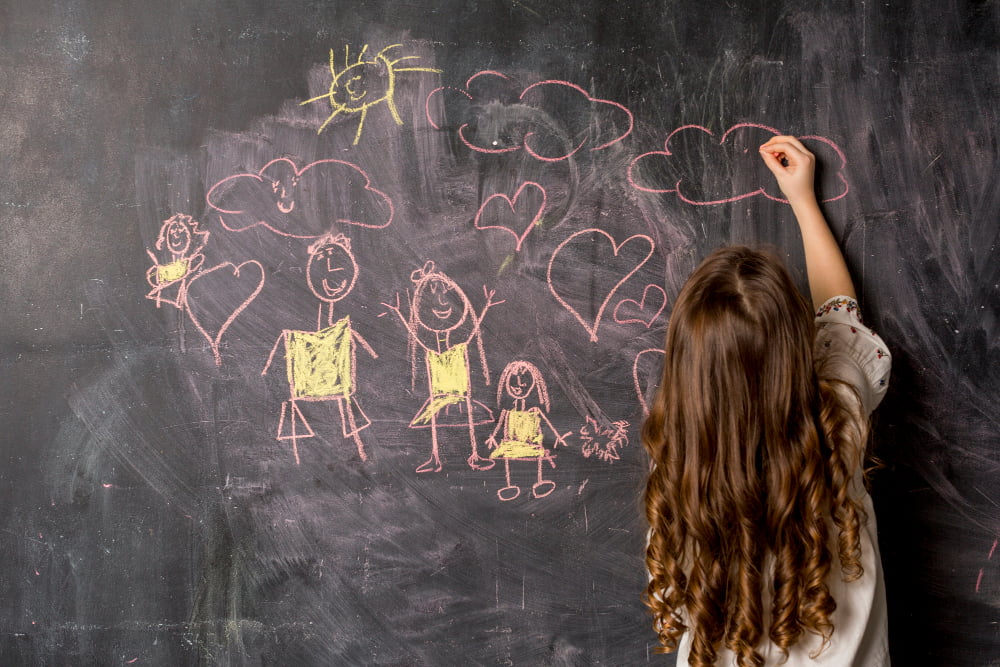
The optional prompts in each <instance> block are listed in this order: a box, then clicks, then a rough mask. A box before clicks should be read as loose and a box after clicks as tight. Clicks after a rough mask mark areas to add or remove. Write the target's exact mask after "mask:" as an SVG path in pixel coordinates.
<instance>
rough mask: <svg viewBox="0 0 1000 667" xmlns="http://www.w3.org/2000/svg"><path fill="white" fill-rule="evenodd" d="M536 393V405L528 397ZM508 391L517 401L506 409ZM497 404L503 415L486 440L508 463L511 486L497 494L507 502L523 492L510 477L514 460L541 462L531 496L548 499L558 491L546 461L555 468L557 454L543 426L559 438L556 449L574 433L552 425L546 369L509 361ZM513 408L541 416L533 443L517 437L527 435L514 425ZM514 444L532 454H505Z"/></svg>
mask: <svg viewBox="0 0 1000 667" xmlns="http://www.w3.org/2000/svg"><path fill="white" fill-rule="evenodd" d="M532 393H534V394H535V400H534V401H533V402H532V403H537V405H533V404H532V405H530V406H529V403H528V398H529V397H530V396H531V395H532ZM504 394H507V395H508V396H509V397H510V398H511V399H512V401H513V407H512V408H511V409H507V408H503V407H502V405H501V402H502V400H503V397H504ZM497 406H498V407H501V411H500V418H499V419H498V420H497V424H496V426H495V427H494V428H493V433H491V434H490V437H489V438H487V440H486V443H487V444H488V445H489V448H490V449H491V450H493V454H491V456H490V458H491V459H496V458H500V459H503V464H504V477H505V479H506V481H507V485H506V486H504V487H502V488H500V489H498V490H497V497H498V498H499V499H500V500H501V501H504V502H506V501H509V500H514V499H515V498H517V497H518V496H519V495H521V488H520V487H519V486H517V485H516V484H514V483H513V482H512V481H511V478H510V462H511V461H536V462H537V464H538V476H537V481H536V482H535V483H534V484H532V486H531V495H532V496H534V497H535V498H544V497H545V496H547V495H549V494H550V493H552V491H553V490H555V488H556V485H555V482H553V481H552V480H549V479H543V477H544V476H543V475H542V462H547V463H548V464H549V466H551V467H552V468H555V467H556V464H555V461H554V459H555V454H553V453H552V452H550V451H549V450H548V449H547V448H545V447H543V446H542V442H543V434H542V426H543V425H544V426H548V427H549V431H551V433H552V435H553V436H555V439H556V440H555V444H554V445H553V449H554V448H556V447H558V446H559V445H562V446H564V447H565V446H566V438H568V437H569V436H571V435H572V434H573V432H572V431H566V432H565V433H562V434H560V433H559V431H557V430H556V427H555V426H553V425H552V422H551V421H549V418H548V412H549V410H550V409H551V402H550V400H549V390H548V387H547V386H546V384H545V378H544V377H543V376H542V372H541V371H540V370H538V366H536V365H535V364H533V363H530V362H528V361H523V360H520V359H519V360H517V361H512V362H510V363H509V364H507V367H506V368H504V370H503V373H502V374H501V375H500V380H499V381H498V382H497ZM511 410H515V411H518V412H521V413H524V412H528V413H531V414H535V415H538V418H539V424H538V431H537V432H536V433H534V434H532V435H533V436H534V438H535V439H536V440H534V439H533V440H532V441H531V442H524V441H518V440H517V438H518V437H519V436H522V437H523V435H524V434H523V433H522V434H518V433H516V432H514V431H513V429H512V428H511V423H510V422H511V420H510V414H511ZM501 429H502V430H503V434H502V435H501V437H500V440H499V441H498V440H497V434H498V433H500V431H501ZM510 445H514V447H515V448H519V447H524V448H525V450H534V451H533V452H532V453H531V454H529V453H527V451H525V452H518V453H519V454H520V455H517V454H512V453H511V452H510V451H509V450H508V451H507V452H506V453H504V447H505V446H510Z"/></svg>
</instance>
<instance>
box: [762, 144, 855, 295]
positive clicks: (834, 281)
mask: <svg viewBox="0 0 1000 667" xmlns="http://www.w3.org/2000/svg"><path fill="white" fill-rule="evenodd" d="M760 155H761V157H762V158H763V159H764V164H766V165H767V168H768V169H770V170H771V173H773V174H774V177H775V179H777V181H778V186H779V187H780V188H781V191H782V192H783V193H784V195H785V197H786V198H788V203H789V204H791V206H792V212H793V213H794V214H795V219H796V220H797V221H798V223H799V230H800V231H801V232H802V245H803V247H804V248H805V254H806V274H807V276H808V278H809V292H810V294H811V296H812V302H813V306H814V307H815V308H819V307H820V306H821V305H823V303H825V302H826V300H827V299H829V298H830V297H834V296H849V297H851V298H852V299H853V298H855V296H856V295H855V292H854V283H853V282H852V281H851V274H850V272H849V271H848V269H847V264H846V263H845V262H844V255H843V254H842V253H841V252H840V246H839V245H837V239H835V238H834V237H833V233H832V232H831V231H830V226H829V225H827V223H826V218H824V217H823V212H822V211H821V210H820V208H819V202H817V201H816V190H815V186H814V183H813V180H814V176H815V172H816V158H815V156H813V154H812V153H810V152H809V150H808V149H807V148H806V147H805V146H803V145H802V142H801V141H799V140H798V139H796V138H795V137H773V138H772V139H770V140H769V141H768V142H767V143H766V144H764V145H763V146H761V147H760Z"/></svg>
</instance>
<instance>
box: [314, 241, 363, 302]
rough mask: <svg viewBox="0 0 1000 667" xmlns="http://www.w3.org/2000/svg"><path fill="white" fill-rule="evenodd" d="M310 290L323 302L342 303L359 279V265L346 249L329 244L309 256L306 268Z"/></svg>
mask: <svg viewBox="0 0 1000 667" xmlns="http://www.w3.org/2000/svg"><path fill="white" fill-rule="evenodd" d="M306 273H307V277H308V280H309V289H310V290H311V291H312V293H313V294H315V295H316V297H317V298H318V299H320V300H322V301H326V302H328V303H333V302H334V301H340V300H341V299H343V298H344V297H345V296H347V295H348V293H350V291H351V289H352V288H353V287H354V283H355V282H357V279H358V265H357V263H356V262H355V261H354V256H353V255H352V254H351V253H350V252H349V251H348V250H347V249H345V248H344V247H342V246H340V245H338V244H336V243H329V244H326V245H324V246H322V247H320V248H318V249H316V250H315V251H314V252H313V253H312V254H311V255H310V256H309V265H308V266H307V267H306Z"/></svg>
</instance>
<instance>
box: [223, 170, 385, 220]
mask: <svg viewBox="0 0 1000 667" xmlns="http://www.w3.org/2000/svg"><path fill="white" fill-rule="evenodd" d="M206 198H207V200H208V205H209V206H210V207H211V208H212V209H213V210H214V211H215V212H216V213H217V214H218V216H219V221H220V222H221V224H222V226H223V227H224V228H225V229H227V230H229V231H235V232H242V231H245V230H247V229H250V228H252V227H257V226H262V227H264V228H265V229H268V230H270V231H271V232H273V233H275V234H279V235H281V236H289V237H292V238H298V239H317V238H319V237H321V236H323V235H325V234H328V233H329V232H330V231H331V230H332V229H333V228H334V227H336V226H338V225H356V226H359V227H368V228H372V229H379V228H382V227H387V226H389V225H390V224H391V223H392V218H393V213H394V209H393V205H392V200H391V199H390V198H389V197H388V195H386V194H385V193H384V192H382V191H381V190H378V189H376V188H375V187H374V186H373V185H372V182H371V179H370V178H369V177H368V174H367V173H365V171H364V170H362V169H361V168H360V167H358V166H357V165H354V164H351V163H350V162H344V161H343V160H317V161H316V162H312V163H310V164H308V165H306V166H305V167H302V168H301V169H300V168H299V167H298V166H297V165H296V164H295V162H293V161H292V160H290V159H288V158H278V159H276V160H272V161H270V162H268V163H267V164H266V165H264V167H262V168H261V169H260V171H258V172H257V173H255V174H234V175H232V176H228V177H226V178H224V179H222V180H221V181H219V182H218V183H216V184H215V185H213V186H212V187H211V188H210V189H209V191H208V195H207V197H206Z"/></svg>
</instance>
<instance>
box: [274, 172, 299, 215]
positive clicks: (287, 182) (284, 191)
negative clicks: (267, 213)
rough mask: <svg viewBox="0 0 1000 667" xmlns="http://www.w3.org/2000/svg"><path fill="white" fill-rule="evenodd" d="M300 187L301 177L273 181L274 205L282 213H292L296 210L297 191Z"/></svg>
mask: <svg viewBox="0 0 1000 667" xmlns="http://www.w3.org/2000/svg"><path fill="white" fill-rule="evenodd" d="M298 186H299V177H298V176H292V177H289V178H285V179H274V180H272V181H271V191H272V192H273V193H274V204H275V206H277V207H278V210H279V211H281V212H282V213H291V212H292V211H293V210H295V189H296V188H298Z"/></svg>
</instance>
